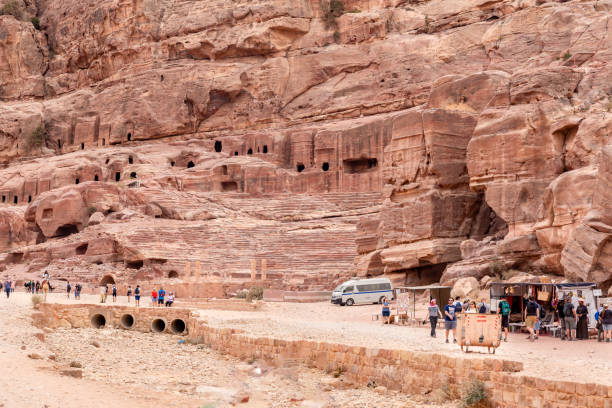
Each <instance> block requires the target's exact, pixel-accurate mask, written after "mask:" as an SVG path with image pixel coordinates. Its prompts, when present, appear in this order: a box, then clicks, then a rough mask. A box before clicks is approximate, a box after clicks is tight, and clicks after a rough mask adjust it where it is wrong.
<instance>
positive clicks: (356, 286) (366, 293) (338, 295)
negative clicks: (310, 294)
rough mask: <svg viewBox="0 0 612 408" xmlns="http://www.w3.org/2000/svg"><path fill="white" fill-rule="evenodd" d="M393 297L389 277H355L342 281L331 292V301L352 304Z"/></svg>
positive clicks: (376, 301) (377, 301) (373, 301)
mask: <svg viewBox="0 0 612 408" xmlns="http://www.w3.org/2000/svg"><path fill="white" fill-rule="evenodd" d="M385 296H386V297H387V298H389V299H391V298H392V297H393V287H392V286H391V281H390V280H389V278H373V279H355V280H350V281H346V282H344V283H342V284H341V285H339V286H338V287H337V288H336V289H334V291H333V292H332V298H331V302H332V303H337V304H340V305H342V306H344V305H348V306H352V305H355V304H359V303H381V301H382V298H383V297H385Z"/></svg>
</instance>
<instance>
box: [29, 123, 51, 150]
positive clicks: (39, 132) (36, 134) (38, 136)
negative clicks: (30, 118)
mask: <svg viewBox="0 0 612 408" xmlns="http://www.w3.org/2000/svg"><path fill="white" fill-rule="evenodd" d="M46 139H47V131H46V130H45V125H44V124H43V123H41V124H40V125H38V126H37V127H36V129H34V130H33V131H32V133H31V134H30V136H29V137H28V139H27V140H26V145H27V147H28V149H29V150H32V149H34V148H38V147H41V146H42V145H43V143H44V142H45V140H46Z"/></svg>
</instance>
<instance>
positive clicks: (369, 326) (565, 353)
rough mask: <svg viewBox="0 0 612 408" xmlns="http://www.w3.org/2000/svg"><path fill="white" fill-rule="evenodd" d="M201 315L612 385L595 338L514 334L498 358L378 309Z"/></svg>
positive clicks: (609, 354)
mask: <svg viewBox="0 0 612 408" xmlns="http://www.w3.org/2000/svg"><path fill="white" fill-rule="evenodd" d="M420 309H421V311H420V312H419V311H418V309H417V318H420V319H423V318H425V317H426V312H425V310H424V309H423V307H421V308H420ZM199 313H200V317H201V319H203V320H206V321H208V323H209V324H211V325H213V326H219V327H233V328H240V329H244V330H246V331H247V332H248V333H251V334H253V335H256V336H276V337H279V338H284V339H308V340H316V341H329V342H334V343H345V344H351V345H359V346H367V347H380V348H391V349H408V350H413V351H433V352H441V353H445V354H448V355H455V356H457V357H464V358H465V357H468V358H502V359H507V360H515V361H520V362H523V364H524V372H525V373H526V374H529V375H533V376H537V377H541V378H549V379H554V380H564V381H570V380H571V381H578V382H587V383H588V382H593V383H600V384H607V385H612V375H610V373H612V343H598V342H597V341H596V340H586V341H573V342H567V341H561V340H560V339H559V338H552V337H550V336H541V337H540V339H538V340H537V341H535V342H530V341H529V340H527V335H526V334H519V333H516V334H513V333H510V335H509V341H508V342H507V343H502V345H501V346H500V347H499V348H498V349H497V351H496V353H495V355H489V354H487V350H486V349H485V348H473V352H470V353H468V354H466V353H463V352H462V351H461V350H460V348H459V346H457V345H455V344H452V343H450V344H446V343H445V342H444V330H440V329H438V333H437V338H435V339H432V338H431V337H430V336H429V322H428V323H427V324H426V325H424V326H423V327H421V328H418V327H407V326H399V325H382V323H381V322H380V321H372V315H373V314H376V313H380V306H379V305H363V306H351V307H348V306H344V307H341V306H338V305H332V304H330V303H310V304H298V303H267V304H265V305H264V306H263V308H262V310H261V311H254V312H232V311H218V310H200V311H199ZM450 337H451V338H452V334H451V335H450Z"/></svg>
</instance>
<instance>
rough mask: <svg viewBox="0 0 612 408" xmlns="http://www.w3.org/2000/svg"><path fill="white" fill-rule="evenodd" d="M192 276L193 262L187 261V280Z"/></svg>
mask: <svg viewBox="0 0 612 408" xmlns="http://www.w3.org/2000/svg"><path fill="white" fill-rule="evenodd" d="M190 276H191V262H189V261H187V262H186V263H185V280H187V279H189V277H190Z"/></svg>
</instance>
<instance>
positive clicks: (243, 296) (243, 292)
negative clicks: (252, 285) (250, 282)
mask: <svg viewBox="0 0 612 408" xmlns="http://www.w3.org/2000/svg"><path fill="white" fill-rule="evenodd" d="M247 293H249V291H248V290H246V289H242V290H240V291H238V293H236V297H237V298H238V299H246V297H247Z"/></svg>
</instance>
